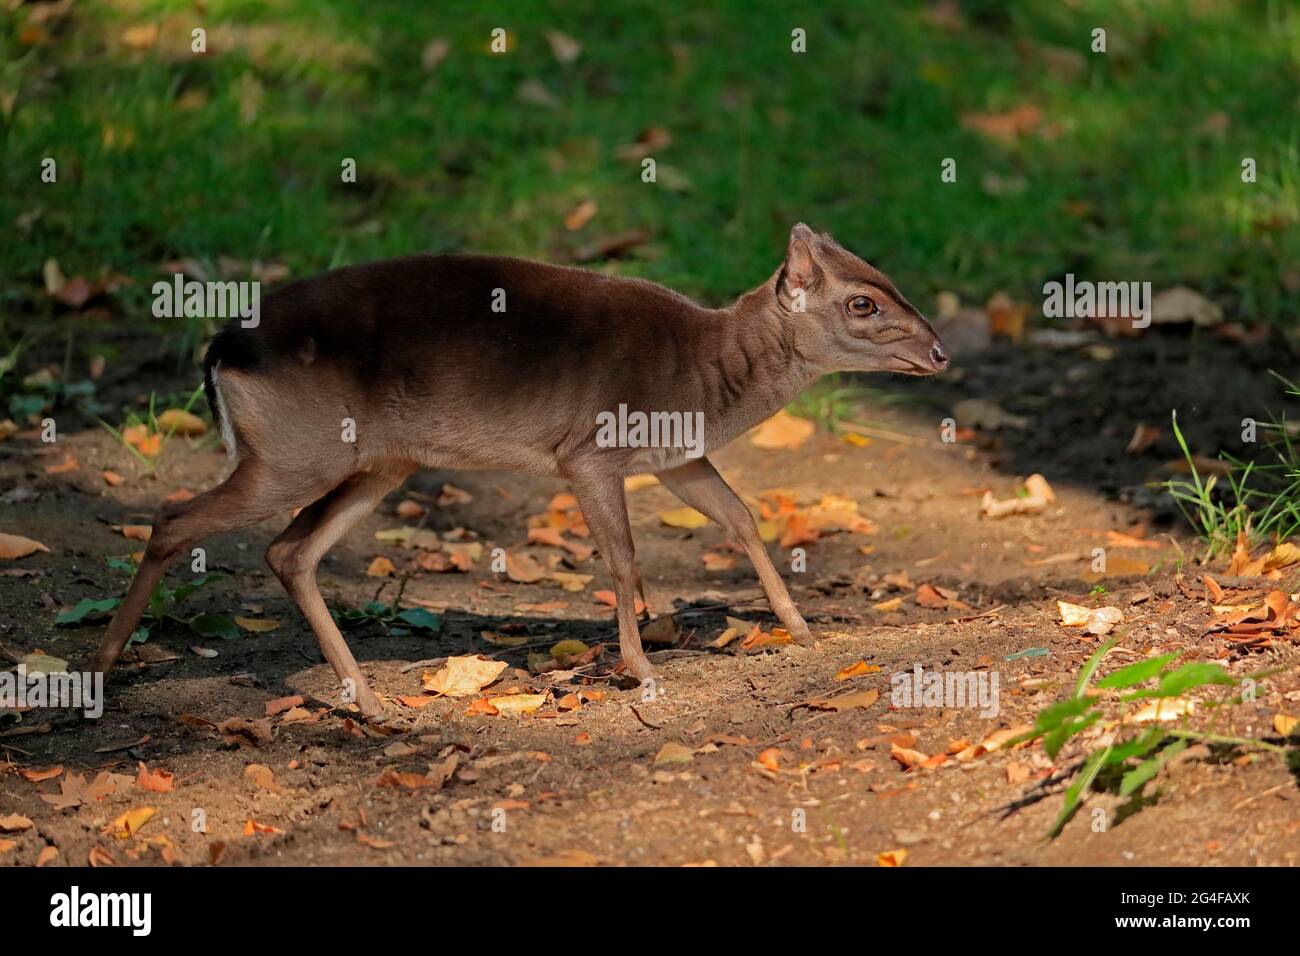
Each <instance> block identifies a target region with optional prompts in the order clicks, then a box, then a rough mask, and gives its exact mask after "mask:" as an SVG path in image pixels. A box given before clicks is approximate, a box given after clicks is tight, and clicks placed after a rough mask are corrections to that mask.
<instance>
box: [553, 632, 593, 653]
mask: <svg viewBox="0 0 1300 956" xmlns="http://www.w3.org/2000/svg"><path fill="white" fill-rule="evenodd" d="M585 653H587V645H586V644H584V643H582V641H579V640H575V639H574V638H571V637H570V638H568V639H566V640H563V641H560V642H559V643H558V644H554V645H552V646H551V656H552V657H564V656H566V655H567V656H569V657H576V656H577V655H578V654H585Z"/></svg>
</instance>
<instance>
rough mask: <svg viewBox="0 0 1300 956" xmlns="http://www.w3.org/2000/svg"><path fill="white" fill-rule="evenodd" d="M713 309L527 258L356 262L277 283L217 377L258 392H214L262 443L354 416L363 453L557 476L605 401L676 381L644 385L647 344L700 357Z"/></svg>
mask: <svg viewBox="0 0 1300 956" xmlns="http://www.w3.org/2000/svg"><path fill="white" fill-rule="evenodd" d="M703 312H704V310H701V309H699V307H698V306H695V305H694V304H693V303H691V302H690V301H689V300H687V299H685V298H684V297H682V296H679V295H678V294H677V293H674V292H672V291H671V290H668V289H665V288H663V287H661V286H657V285H654V284H652V283H648V282H642V281H639V280H629V279H620V278H614V277H609V276H604V275H600V274H598V273H593V272H589V271H586V270H580V269H571V268H566V267H561V266H551V265H547V264H544V263H537V262H532V261H529V260H524V259H509V258H498V257H489V256H432V255H425V256H408V257H404V258H400V259H392V260H386V261H382V262H376V263H369V264H366V265H360V266H351V267H346V268H342V269H337V270H333V271H331V272H328V273H325V274H323V275H321V276H317V277H314V278H311V279H306V280H300V281H296V282H292V283H289V284H287V285H285V286H283V287H281V288H279V289H277V290H276V291H275V292H273V293H271V294H270V295H268V296H267V297H266V299H265V300H263V301H262V303H261V312H260V321H259V324H258V325H257V326H256V327H255V328H251V329H245V328H242V327H240V325H239V322H238V320H236V321H235V322H234V323H232V325H231V327H230V328H228V329H226V330H224V331H223V332H221V333H220V334H219V335H218V336H217V337H216V338H215V339H214V340H213V343H212V345H211V347H210V348H209V351H208V355H207V361H206V364H205V367H206V369H207V370H208V373H209V380H211V378H212V377H213V374H212V370H213V369H215V370H216V377H217V380H218V381H219V382H221V383H222V384H223V385H225V384H226V383H230V382H231V381H232V380H235V381H238V382H239V387H240V389H241V390H242V391H243V392H245V393H246V395H247V396H248V397H247V398H244V399H241V398H239V397H236V396H233V395H231V394H230V390H229V389H225V388H221V387H218V386H217V385H216V384H215V383H213V385H212V386H211V387H210V388H209V399H210V401H211V402H212V404H213V407H214V408H216V407H218V406H217V401H218V399H220V400H224V401H225V403H226V404H227V406H228V409H227V410H228V412H229V414H230V415H232V416H233V417H234V418H235V419H236V422H235V425H236V428H235V431H238V432H240V433H241V435H240V437H241V438H242V439H243V440H244V442H245V443H251V444H252V445H253V446H258V445H260V444H263V443H264V439H265V438H267V437H270V436H269V435H266V434H264V433H266V432H268V427H267V423H268V422H269V420H271V419H279V426H278V427H277V428H276V429H275V431H276V433H278V434H279V435H280V440H281V441H284V440H285V438H286V433H287V432H288V431H289V430H302V429H304V428H309V429H313V430H327V431H328V432H329V433H331V434H333V433H335V432H340V431H341V429H342V427H343V426H341V425H340V422H341V421H342V419H345V418H346V419H350V420H352V421H354V422H356V425H357V441H356V442H355V447H354V449H353V453H354V454H356V455H358V456H360V457H361V458H364V457H366V456H367V455H375V456H387V455H401V456H406V457H409V458H411V459H412V460H417V461H420V462H422V463H424V464H437V463H441V462H442V461H444V460H446V461H448V462H451V461H457V462H460V463H462V466H465V467H475V466H479V467H484V466H501V467H519V468H523V469H525V470H529V471H547V472H550V471H553V470H554V469H553V460H554V458H555V457H556V456H557V455H559V454H562V452H563V449H564V447H565V446H566V445H571V444H577V443H580V442H581V441H583V440H585V438H586V437H587V436H585V435H583V434H580V433H575V428H576V429H578V432H581V430H582V429H583V428H585V427H589V426H590V425H591V423H592V422H594V419H595V413H596V412H597V411H600V410H603V409H605V408H608V407H611V403H613V402H616V401H623V402H627V403H629V404H631V405H633V406H635V405H637V404H638V402H639V401H640V400H642V399H643V398H644V397H645V392H646V390H648V389H649V390H653V389H655V388H661V387H663V386H664V384H665V383H663V382H646V381H643V380H644V379H645V376H644V368H645V363H646V358H647V355H649V354H663V353H664V352H665V351H668V352H674V353H679V357H684V356H685V355H687V354H689V351H690V349H691V342H692V340H693V339H694V337H695V336H697V335H699V334H702V329H701V328H700V327H699V322H698V316H699V314H701V313H703ZM671 364H673V365H676V364H678V361H676V360H674V361H673V362H672V363H671ZM271 382H274V383H277V385H278V386H279V387H278V388H276V389H275V390H274V394H273V393H272V390H271V389H270V388H269V387H268V383H271ZM614 393H616V394H614ZM249 399H253V400H249ZM252 417H256V418H257V419H258V421H257V422H253V421H250V418H252ZM244 432H248V434H247V436H244V435H243V433H244Z"/></svg>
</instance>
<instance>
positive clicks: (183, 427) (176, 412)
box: [158, 408, 208, 437]
mask: <svg viewBox="0 0 1300 956" xmlns="http://www.w3.org/2000/svg"><path fill="white" fill-rule="evenodd" d="M158 430H159V431H160V432H162V433H163V434H167V433H168V432H174V433H175V434H177V435H186V436H191V437H192V436H195V435H202V434H203V433H204V432H206V431H207V430H208V425H207V422H205V421H204V420H203V419H201V418H199V416H198V415H195V414H193V413H192V412H187V411H185V410H184V409H181V408H169V409H167V411H165V412H163V413H162V414H161V415H159V416H158Z"/></svg>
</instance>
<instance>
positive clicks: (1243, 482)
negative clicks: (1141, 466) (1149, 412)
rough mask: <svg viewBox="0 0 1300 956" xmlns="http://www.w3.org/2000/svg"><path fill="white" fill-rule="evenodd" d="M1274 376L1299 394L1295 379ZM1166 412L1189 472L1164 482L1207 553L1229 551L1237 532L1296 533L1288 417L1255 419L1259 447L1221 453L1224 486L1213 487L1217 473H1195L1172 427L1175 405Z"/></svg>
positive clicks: (1259, 538)
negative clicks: (1244, 453)
mask: <svg viewBox="0 0 1300 956" xmlns="http://www.w3.org/2000/svg"><path fill="white" fill-rule="evenodd" d="M1275 377H1276V378H1277V379H1278V381H1279V382H1281V384H1282V387H1283V388H1284V389H1285V391H1286V393H1287V394H1288V395H1290V396H1292V397H1294V398H1300V385H1296V384H1295V383H1294V382H1291V381H1289V380H1287V379H1286V378H1283V377H1282V376H1281V375H1276V374H1275ZM1171 418H1172V422H1173V431H1174V438H1175V439H1177V441H1178V446H1179V448H1181V449H1182V452H1183V456H1184V458H1186V460H1187V465H1188V471H1189V473H1190V477H1189V478H1177V479H1171V480H1169V481H1166V482H1165V483H1164V487H1165V489H1166V490H1167V491H1168V492H1169V494H1170V495H1171V496H1172V497H1173V498H1174V501H1175V502H1177V504H1178V507H1179V508H1180V509H1181V510H1182V512H1183V515H1184V516H1185V517H1186V518H1187V520H1188V521H1189V522H1190V523H1191V525H1192V526H1193V527H1194V528H1196V530H1197V532H1198V533H1199V534H1200V535H1201V537H1202V538H1203V539H1204V540H1205V542H1206V545H1207V547H1208V550H1209V554H1210V555H1211V556H1213V555H1216V554H1230V553H1232V551H1233V549H1234V548H1235V547H1236V544H1237V541H1238V538H1239V537H1240V536H1241V535H1242V534H1243V533H1244V534H1245V535H1246V536H1247V538H1248V539H1249V541H1250V543H1251V544H1257V543H1260V542H1265V541H1282V540H1285V539H1286V538H1289V537H1292V536H1293V535H1296V534H1300V446H1297V444H1296V441H1295V438H1294V437H1293V428H1294V423H1289V422H1287V421H1286V419H1285V418H1283V419H1281V420H1279V421H1272V422H1260V423H1258V426H1257V437H1258V439H1259V440H1260V441H1262V442H1263V444H1264V447H1265V451H1264V453H1263V454H1261V455H1259V456H1257V459H1256V460H1254V461H1246V460H1244V459H1241V458H1237V457H1235V456H1233V455H1229V454H1226V453H1224V454H1223V455H1222V456H1221V458H1222V459H1223V461H1224V463H1225V465H1226V467H1227V476H1226V482H1225V484H1226V488H1224V487H1216V486H1218V476H1217V475H1209V476H1207V477H1204V478H1203V477H1202V476H1201V475H1200V473H1199V471H1198V470H1197V467H1196V460H1195V458H1193V456H1192V453H1191V451H1190V449H1189V448H1188V447H1187V442H1186V441H1185V440H1184V438H1183V433H1182V430H1181V429H1180V428H1179V427H1178V413H1177V411H1175V412H1174V413H1173V414H1172V416H1171Z"/></svg>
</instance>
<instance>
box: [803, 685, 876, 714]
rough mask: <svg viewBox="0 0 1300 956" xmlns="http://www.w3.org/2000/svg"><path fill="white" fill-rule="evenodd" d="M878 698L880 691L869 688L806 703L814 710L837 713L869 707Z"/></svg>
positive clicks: (819, 698)
mask: <svg viewBox="0 0 1300 956" xmlns="http://www.w3.org/2000/svg"><path fill="white" fill-rule="evenodd" d="M879 697H880V691H878V690H876V689H875V688H870V689H868V690H859V691H854V692H853V693H850V694H841V695H840V696H839V697H818V698H816V699H815V700H810V701H808V704H807V706H809V707H811V708H813V709H814V710H833V711H835V712H836V713H839V712H840V711H845V710H852V709H853V708H855V707H861V708H867V707H870V706H871V705H872V704H874V703H875V702H876V700H877V699H878V698H879Z"/></svg>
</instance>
